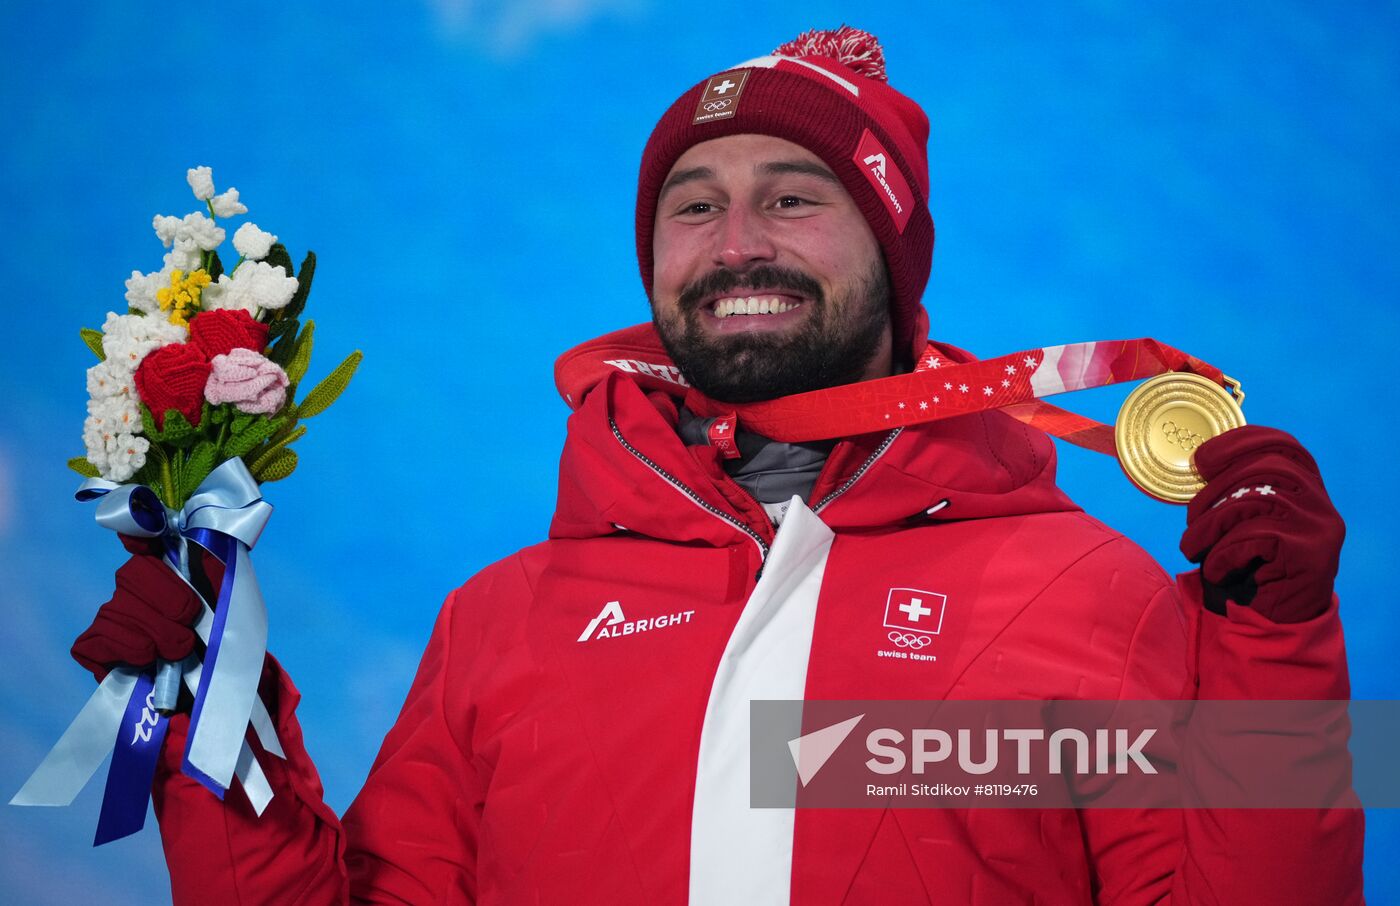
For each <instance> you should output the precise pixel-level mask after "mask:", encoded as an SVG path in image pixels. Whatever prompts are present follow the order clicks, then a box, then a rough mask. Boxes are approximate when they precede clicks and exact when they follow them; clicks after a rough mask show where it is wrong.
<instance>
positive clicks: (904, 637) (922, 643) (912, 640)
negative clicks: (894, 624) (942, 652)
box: [889, 630, 933, 651]
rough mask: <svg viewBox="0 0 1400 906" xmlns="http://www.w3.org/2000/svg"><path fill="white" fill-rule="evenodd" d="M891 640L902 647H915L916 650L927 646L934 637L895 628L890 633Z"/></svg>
mask: <svg viewBox="0 0 1400 906" xmlns="http://www.w3.org/2000/svg"><path fill="white" fill-rule="evenodd" d="M889 640H890V641H891V642H894V643H895V644H896V645H898V646H899V647H900V648H913V649H914V650H915V651H919V650H920V649H922V648H924V647H926V646H927V645H928V644H929V643H930V642H932V641H933V639H932V638H930V637H929V636H926V635H917V634H915V633H912V632H898V631H893V630H892V631H891V632H890V634H889Z"/></svg>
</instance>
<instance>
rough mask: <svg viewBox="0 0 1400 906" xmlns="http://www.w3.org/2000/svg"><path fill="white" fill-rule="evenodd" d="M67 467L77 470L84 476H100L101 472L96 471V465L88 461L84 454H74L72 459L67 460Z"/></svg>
mask: <svg viewBox="0 0 1400 906" xmlns="http://www.w3.org/2000/svg"><path fill="white" fill-rule="evenodd" d="M68 468H70V469H72V470H73V471H74V472H77V473H78V474H79V475H81V476H83V477H84V478H100V477H101V475H102V473H100V472H98V471H97V466H95V465H93V464H92V463H90V462H88V458H87V457H86V456H74V457H73V458H72V459H70V460H68Z"/></svg>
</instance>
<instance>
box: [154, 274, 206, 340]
mask: <svg viewBox="0 0 1400 906" xmlns="http://www.w3.org/2000/svg"><path fill="white" fill-rule="evenodd" d="M210 282H211V281H210V279H209V274H207V273H206V272H205V271H204V269H203V268H200V269H199V270H197V271H193V272H191V273H190V274H189V275H188V276H186V275H185V272H184V271H182V270H174V271H171V272H170V285H169V286H162V287H161V288H160V289H158V290H156V302H158V303H160V310H161V311H168V312H170V323H171V324H175V325H177V326H179V327H188V326H189V316H190V315H191V314H192V313H193V312H195V311H198V310H199V294H200V292H201V291H202V290H203V289H204V287H206V286H208V285H209V284H210Z"/></svg>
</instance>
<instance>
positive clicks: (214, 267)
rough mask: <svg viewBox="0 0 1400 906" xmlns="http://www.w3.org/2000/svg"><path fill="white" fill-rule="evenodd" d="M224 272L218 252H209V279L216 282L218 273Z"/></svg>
mask: <svg viewBox="0 0 1400 906" xmlns="http://www.w3.org/2000/svg"><path fill="white" fill-rule="evenodd" d="M223 272H224V263H223V262H222V261H220V260H219V253H218V252H217V251H213V252H210V253H209V279H210V280H212V281H214V282H216V283H217V282H218V280H219V275H220V274H222V273H223Z"/></svg>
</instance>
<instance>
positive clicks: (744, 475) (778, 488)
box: [679, 406, 836, 504]
mask: <svg viewBox="0 0 1400 906" xmlns="http://www.w3.org/2000/svg"><path fill="white" fill-rule="evenodd" d="M679 414H680V435H681V440H683V441H685V442H686V444H688V445H690V446H709V444H710V437H709V431H710V426H711V425H713V424H714V423H715V419H713V418H701V417H700V416H698V415H696V414H695V413H693V412H691V411H690V410H689V409H687V408H685V407H684V406H681V407H680V413H679ZM734 441H735V443H736V445H737V446H738V448H739V456H738V458H736V459H725V460H722V463H723V465H724V471H726V472H728V473H729V476H730V477H731V478H733V479H734V480H735V481H737V482H738V483H739V484H740V486H741V487H743V488H744V490H746V491H748V492H749V493H750V494H752V495H753V496H754V498H755V499H756V500H758V502H759V503H765V504H769V503H771V504H779V503H787V502H788V501H789V500H791V499H792V496H793V495H794V494H796V495H797V496H798V497H801V498H802V501H803V502H804V503H810V500H809V498H810V497H811V493H812V486H813V485H814V484H816V482H817V475H818V474H819V473H820V472H821V470H822V466H823V465H824V464H825V463H826V458H827V456H829V455H830V454H831V450H832V448H833V447H835V446H836V442H835V441H833V440H822V441H813V442H810V443H800V444H785V443H782V442H781V441H776V440H770V439H768V438H766V437H763V436H762V435H759V434H754V433H752V432H750V431H745V430H744V428H743V426H742V425H740V427H739V430H738V431H736V432H735V434H734Z"/></svg>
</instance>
